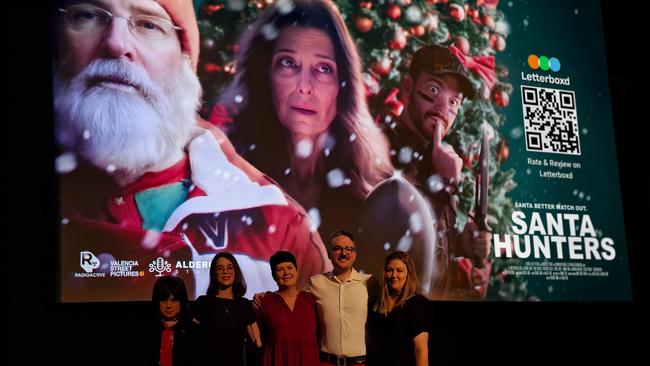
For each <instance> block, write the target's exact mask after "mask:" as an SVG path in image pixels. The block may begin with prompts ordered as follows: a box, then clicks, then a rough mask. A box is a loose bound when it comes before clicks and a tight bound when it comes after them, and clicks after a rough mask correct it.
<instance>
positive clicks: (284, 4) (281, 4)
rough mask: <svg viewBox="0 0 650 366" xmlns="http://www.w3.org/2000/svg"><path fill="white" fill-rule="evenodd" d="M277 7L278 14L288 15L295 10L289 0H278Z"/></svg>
mask: <svg viewBox="0 0 650 366" xmlns="http://www.w3.org/2000/svg"><path fill="white" fill-rule="evenodd" d="M277 5H278V11H279V12H280V14H288V13H290V12H291V11H292V10H293V8H295V6H294V4H293V1H291V0H278V2H277Z"/></svg>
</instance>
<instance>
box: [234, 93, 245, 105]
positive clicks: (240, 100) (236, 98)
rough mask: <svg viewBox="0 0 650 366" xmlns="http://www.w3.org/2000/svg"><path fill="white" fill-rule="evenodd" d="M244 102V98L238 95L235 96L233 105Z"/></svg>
mask: <svg viewBox="0 0 650 366" xmlns="http://www.w3.org/2000/svg"><path fill="white" fill-rule="evenodd" d="M243 101H244V97H242V96H241V95H240V94H237V95H235V103H237V104H239V103H241V102H243Z"/></svg>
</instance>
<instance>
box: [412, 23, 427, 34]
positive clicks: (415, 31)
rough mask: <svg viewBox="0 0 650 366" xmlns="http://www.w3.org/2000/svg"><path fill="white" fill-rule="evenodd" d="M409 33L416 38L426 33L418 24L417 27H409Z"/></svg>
mask: <svg viewBox="0 0 650 366" xmlns="http://www.w3.org/2000/svg"><path fill="white" fill-rule="evenodd" d="M409 32H411V34H412V35H414V36H416V37H421V36H423V35H424V33H425V32H426V29H425V28H424V26H423V25H422V24H418V25H415V26H413V27H411V29H409Z"/></svg>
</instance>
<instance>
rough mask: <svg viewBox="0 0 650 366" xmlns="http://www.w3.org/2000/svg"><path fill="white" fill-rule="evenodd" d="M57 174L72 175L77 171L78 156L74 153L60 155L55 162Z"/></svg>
mask: <svg viewBox="0 0 650 366" xmlns="http://www.w3.org/2000/svg"><path fill="white" fill-rule="evenodd" d="M54 165H55V167H56V172H57V173H59V174H66V173H70V172H71V171H73V170H75V169H77V156H76V155H75V154H73V153H70V152H67V153H63V154H61V155H59V156H58V157H57V158H56V160H55V161H54Z"/></svg>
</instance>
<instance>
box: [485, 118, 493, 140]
mask: <svg viewBox="0 0 650 366" xmlns="http://www.w3.org/2000/svg"><path fill="white" fill-rule="evenodd" d="M481 130H483V131H485V133H486V134H487V136H488V139H489V140H491V139H493V138H494V137H495V135H496V134H495V132H494V128H493V127H492V125H490V124H489V123H487V122H486V121H485V120H484V121H483V123H481Z"/></svg>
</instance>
